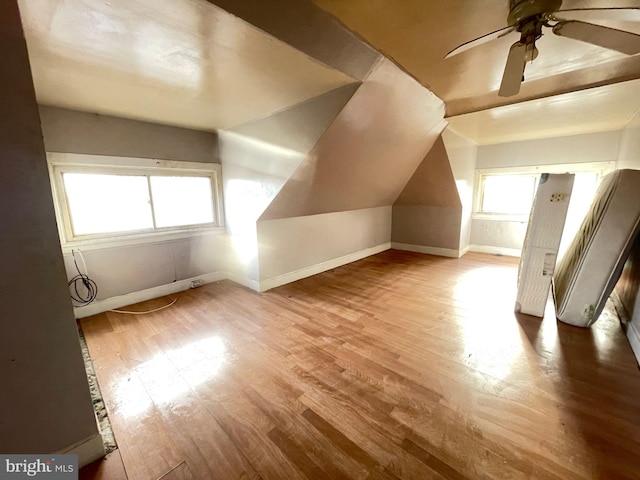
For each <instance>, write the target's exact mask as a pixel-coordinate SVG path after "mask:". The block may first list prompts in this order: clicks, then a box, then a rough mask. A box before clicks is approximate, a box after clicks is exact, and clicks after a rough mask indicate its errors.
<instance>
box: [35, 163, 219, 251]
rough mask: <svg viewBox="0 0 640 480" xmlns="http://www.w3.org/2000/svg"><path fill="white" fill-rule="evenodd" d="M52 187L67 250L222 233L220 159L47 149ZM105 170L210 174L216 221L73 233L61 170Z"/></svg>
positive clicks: (164, 173)
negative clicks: (207, 160)
mask: <svg viewBox="0 0 640 480" xmlns="http://www.w3.org/2000/svg"><path fill="white" fill-rule="evenodd" d="M47 163H48V167H49V177H50V180H51V191H52V193H53V199H54V206H55V212H56V220H57V222H58V232H59V234H60V244H61V246H62V251H63V252H64V253H68V252H71V250H73V249H78V248H80V247H82V248H83V249H84V250H93V249H99V248H111V247H118V246H126V245H135V244H140V243H158V242H165V241H173V240H178V239H181V238H188V237H194V236H200V235H209V234H214V233H222V232H224V231H225V229H224V206H223V199H222V169H221V166H220V164H218V163H197V162H181V161H174V160H159V159H153V158H135V157H113V156H108V155H87V154H76V153H57V152H47ZM65 172H74V173H105V174H131V175H136V174H138V175H150V174H153V175H166V176H176V175H178V176H189V175H192V176H208V177H210V178H211V189H212V197H213V198H212V202H213V207H214V208H213V210H214V222H213V223H212V224H206V225H190V226H180V227H169V228H163V229H157V230H154V231H149V230H139V231H133V232H123V233H115V234H96V235H83V236H82V237H81V238H74V237H73V230H72V228H71V218H70V215H69V210H68V208H67V199H66V195H65V193H64V186H63V183H62V182H63V180H62V174H63V173H65Z"/></svg>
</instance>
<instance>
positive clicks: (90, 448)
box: [56, 433, 105, 468]
mask: <svg viewBox="0 0 640 480" xmlns="http://www.w3.org/2000/svg"><path fill="white" fill-rule="evenodd" d="M56 453H59V454H62V455H65V454H73V455H78V468H82V467H84V466H85V465H89V464H90V463H91V462H95V461H96V460H98V459H100V458H102V457H104V454H105V451H104V443H103V442H102V435H100V434H99V433H95V434H93V435H91V436H90V437H87V438H85V439H84V440H81V441H80V442H78V443H76V444H74V445H71V446H69V447H67V448H65V449H63V450H60V451H59V452H56Z"/></svg>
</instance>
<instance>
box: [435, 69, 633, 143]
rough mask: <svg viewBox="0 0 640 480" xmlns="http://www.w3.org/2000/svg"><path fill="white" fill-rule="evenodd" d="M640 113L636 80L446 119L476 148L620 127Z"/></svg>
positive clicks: (450, 126) (450, 125) (452, 127)
mask: <svg viewBox="0 0 640 480" xmlns="http://www.w3.org/2000/svg"><path fill="white" fill-rule="evenodd" d="M638 111H640V80H632V81H629V82H623V83H615V84H612V85H605V86H602V87H597V88H591V89H588V90H581V91H578V92H571V93H565V94H562V95H555V96H552V97H545V98H541V99H537V100H530V101H527V102H522V103H517V104H513V105H506V106H502V107H496V108H493V109H489V110H483V111H480V112H474V113H468V114H465V115H459V116H455V117H450V118H448V120H449V128H450V129H451V130H453V131H454V132H456V133H458V134H460V135H463V136H465V137H467V138H469V139H471V140H473V141H474V142H476V143H477V144H479V145H486V144H493V143H504V142H513V141H519V140H531V139H535V138H547V137H558V136H563V135H576V134H579V133H590V132H601V131H608V130H618V129H621V128H624V127H625V126H626V125H627V124H628V123H629V121H630V120H631V119H632V118H633V116H634V114H636V113H637V112H638Z"/></svg>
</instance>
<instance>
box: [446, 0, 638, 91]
mask: <svg viewBox="0 0 640 480" xmlns="http://www.w3.org/2000/svg"><path fill="white" fill-rule="evenodd" d="M560 7H562V0H510V1H509V16H508V17H507V23H508V25H507V26H506V27H504V28H501V29H499V30H496V31H495V32H491V33H488V34H486V35H483V36H481V37H479V38H476V39H475V40H470V41H468V42H465V43H463V44H462V45H460V46H458V47H456V48H455V49H453V50H452V51H450V52H449V53H448V54H447V55H446V56H445V57H444V58H449V57H453V56H454V55H457V54H459V53H462V52H464V51H466V50H469V49H470V48H474V47H477V46H478V45H482V44H484V43H486V42H489V41H491V40H494V39H497V38H501V37H504V36H505V35H508V34H510V33H512V32H518V33H519V34H520V40H519V41H517V42H516V43H514V44H513V45H512V46H511V49H510V50H509V55H508V56H507V64H506V66H505V69H504V74H503V76H502V83H501V84H500V90H499V91H498V95H500V96H501V97H510V96H512V95H516V94H517V93H518V92H519V91H520V84H521V83H522V82H523V81H524V69H525V66H526V64H527V62H532V61H533V60H535V58H536V57H537V56H538V49H537V48H536V40H538V39H539V38H540V37H541V36H542V28H543V27H547V28H551V31H552V32H553V33H554V34H556V35H559V36H561V37H567V38H572V39H574V40H580V41H582V42H586V43H591V44H593V45H598V46H600V47H604V48H608V49H610V50H616V51H618V52H622V53H625V54H627V55H635V54H637V53H640V35H637V34H635V33H632V32H627V31H624V30H617V29H615V28H609V27H604V26H601V25H595V24H593V23H587V22H581V21H578V20H563V19H561V18H558V17H556V13H565V12H576V11H590V10H600V11H607V10H616V11H624V10H628V11H630V12H631V11H634V10H640V7H623V8H619V7H615V8H571V9H566V10H561V8H560Z"/></svg>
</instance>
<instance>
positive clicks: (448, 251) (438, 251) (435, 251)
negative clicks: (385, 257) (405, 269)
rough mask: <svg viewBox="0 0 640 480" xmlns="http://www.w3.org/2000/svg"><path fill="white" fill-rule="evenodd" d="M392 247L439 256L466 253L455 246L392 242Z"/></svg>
mask: <svg viewBox="0 0 640 480" xmlns="http://www.w3.org/2000/svg"><path fill="white" fill-rule="evenodd" d="M391 248H393V249H395V250H404V251H405V252H416V253H426V254H427V255H437V256H439V257H449V258H460V257H461V256H462V255H464V253H466V251H465V252H464V253H462V254H461V253H460V250H454V249H453V248H440V247H427V246H426V245H413V244H410V243H398V242H391Z"/></svg>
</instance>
